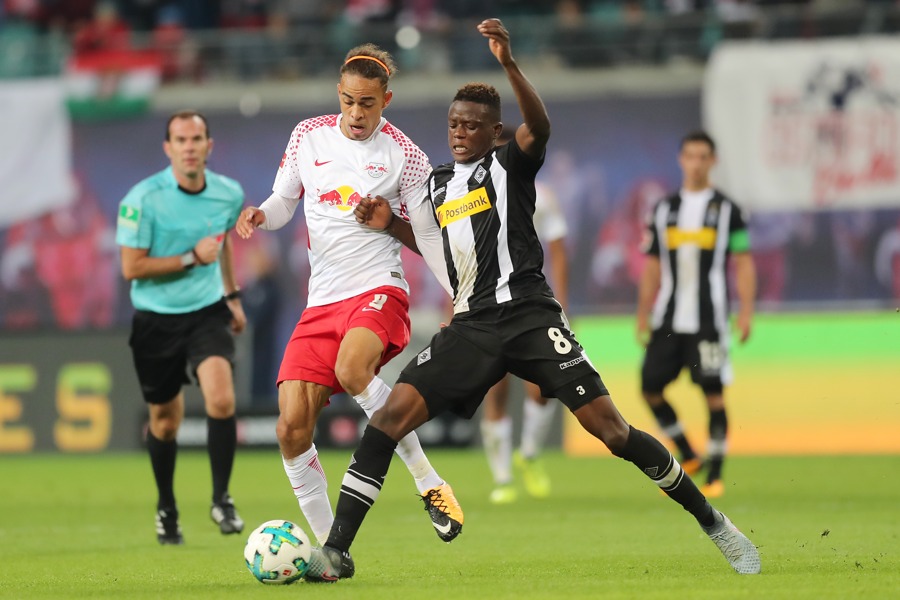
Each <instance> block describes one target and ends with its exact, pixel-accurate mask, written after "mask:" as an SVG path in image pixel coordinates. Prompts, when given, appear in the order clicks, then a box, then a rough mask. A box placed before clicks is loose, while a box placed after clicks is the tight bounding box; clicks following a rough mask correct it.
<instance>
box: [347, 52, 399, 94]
mask: <svg viewBox="0 0 900 600" xmlns="http://www.w3.org/2000/svg"><path fill="white" fill-rule="evenodd" d="M357 57H359V58H357ZM396 72H397V65H396V64H394V58H393V57H392V56H391V55H390V53H389V52H388V51H387V50H383V49H381V48H379V47H378V46H376V45H375V44H362V45H361V46H356V47H355V48H351V49H350V51H349V52H347V56H345V57H344V64H343V65H341V75H343V74H344V73H355V74H357V75H359V76H360V77H365V78H366V79H378V80H379V81H381V85H382V86H384V87H385V88H387V84H388V81H389V80H390V78H391V76H392V75H394V74H395V73H396Z"/></svg>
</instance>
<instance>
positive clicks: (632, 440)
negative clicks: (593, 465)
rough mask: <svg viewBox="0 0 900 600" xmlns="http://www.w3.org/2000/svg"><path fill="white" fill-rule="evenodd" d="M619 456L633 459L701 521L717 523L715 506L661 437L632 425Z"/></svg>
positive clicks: (673, 498)
mask: <svg viewBox="0 0 900 600" xmlns="http://www.w3.org/2000/svg"><path fill="white" fill-rule="evenodd" d="M616 456H619V457H621V458H624V459H625V460H627V461H629V462H632V463H634V464H635V466H637V467H638V468H639V469H640V470H641V471H643V472H644V474H645V475H647V476H648V477H649V478H650V479H652V480H653V483H655V484H656V485H658V486H659V487H660V489H661V490H663V491H664V492H665V493H666V494H668V495H669V497H670V498H672V500H674V501H675V502H677V503H678V504H680V505H681V506H682V507H684V509H685V510H686V511H688V512H689V513H691V514H692V515H694V518H696V519H697V521H699V522H700V524H701V525H703V526H704V527H709V526H711V525H712V524H713V523H714V518H713V510H712V506H710V504H709V502H707V500H706V498H705V497H704V496H703V494H702V493H700V490H699V489H697V486H696V485H695V484H694V482H693V481H692V480H691V478H690V477H686V476H685V474H684V471H682V470H681V465H679V464H678V461H676V460H675V457H674V456H672V454H671V453H669V451H668V450H666V448H665V446H663V445H662V444H660V443H659V440H657V439H656V438H654V437H653V436H651V435H648V434H646V433H644V432H643V431H641V430H640V429H635V428H634V427H631V426H629V432H628V441H626V442H625V447H624V448H622V450H620V451H619V452H618V453H617V454H616Z"/></svg>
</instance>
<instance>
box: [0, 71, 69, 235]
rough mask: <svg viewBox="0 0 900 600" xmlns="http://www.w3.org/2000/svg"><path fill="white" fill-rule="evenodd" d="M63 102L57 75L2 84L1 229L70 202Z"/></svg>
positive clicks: (67, 119)
mask: <svg viewBox="0 0 900 600" xmlns="http://www.w3.org/2000/svg"><path fill="white" fill-rule="evenodd" d="M64 100H65V92H64V86H63V82H62V80H60V79H27V80H21V81H4V82H0V132H2V133H0V228H3V227H8V226H9V225H12V224H13V223H17V222H19V221H24V220H26V219H30V218H32V217H36V216H38V215H42V214H44V213H46V212H48V211H50V210H54V209H57V208H61V207H63V206H66V205H68V204H69V203H70V202H72V200H74V198H75V192H76V187H75V182H74V180H73V178H72V175H71V173H72V139H71V138H72V133H71V126H70V123H69V113H68V111H67V110H66V106H65V101H64Z"/></svg>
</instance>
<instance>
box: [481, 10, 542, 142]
mask: <svg viewBox="0 0 900 600" xmlns="http://www.w3.org/2000/svg"><path fill="white" fill-rule="evenodd" d="M478 31H479V32H480V33H481V35H483V36H484V37H486V38H488V40H489V41H488V44H489V47H490V49H491V53H493V55H494V56H495V57H496V58H497V61H498V62H499V63H500V65H501V66H502V67H503V70H504V71H506V77H507V78H508V79H509V83H510V85H511V86H512V89H513V92H514V93H515V94H516V101H517V102H518V103H519V110H520V111H521V113H522V117H523V119H524V123H522V124H521V125H520V126H519V128H518V129H517V130H516V142H517V143H518V144H519V147H520V148H521V149H522V151H523V152H525V154H528V155H529V156H532V157H534V158H539V157H541V156H542V155H543V153H544V148H546V146H547V140H549V139H550V116H549V115H548V114H547V108H546V107H545V106H544V101H543V100H541V97H540V96H539V95H538V93H537V90H536V89H534V86H533V85H531V82H530V81H528V79H527V78H526V77H525V75H524V74H523V73H522V71H521V69H519V65H518V64H517V63H516V61H515V59H514V58H513V56H512V50H511V49H510V40H509V31H507V29H506V27H504V26H503V23H501V22H500V19H485V20H484V21H482V22H481V23H479V24H478Z"/></svg>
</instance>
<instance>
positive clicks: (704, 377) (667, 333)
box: [641, 327, 731, 394]
mask: <svg viewBox="0 0 900 600" xmlns="http://www.w3.org/2000/svg"><path fill="white" fill-rule="evenodd" d="M684 367H687V368H688V369H689V370H690V372H691V380H693V382H694V383H696V384H697V385H699V386H700V387H701V388H703V391H705V392H708V393H711V394H717V393H721V392H722V389H723V386H724V384H728V383H730V380H731V365H730V364H729V361H728V344H727V340H725V341H723V339H722V335H721V334H720V333H719V332H718V331H717V330H716V329H714V328H712V327H710V328H707V329H702V330H701V331H700V332H699V333H675V332H673V331H672V330H671V329H670V328H668V327H661V328H659V329H656V330H654V331H653V333H652V334H651V335H650V343H649V344H647V352H646V354H645V355H644V364H643V365H642V366H641V389H642V390H643V391H645V392H649V393H652V394H659V393H662V391H663V389H664V388H665V387H666V386H667V385H668V384H669V383H671V382H672V381H674V380H675V379H676V378H677V377H678V374H679V373H681V369H683V368H684Z"/></svg>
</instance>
